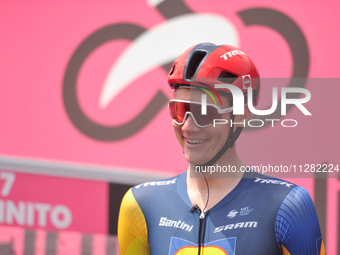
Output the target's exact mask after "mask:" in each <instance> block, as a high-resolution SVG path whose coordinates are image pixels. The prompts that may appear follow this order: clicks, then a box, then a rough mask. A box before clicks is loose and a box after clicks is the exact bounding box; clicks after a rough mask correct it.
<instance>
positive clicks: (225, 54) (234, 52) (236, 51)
mask: <svg viewBox="0 0 340 255" xmlns="http://www.w3.org/2000/svg"><path fill="white" fill-rule="evenodd" d="M242 54H243V55H246V53H244V52H243V51H240V50H231V51H228V52H227V53H224V54H223V55H222V56H220V58H224V60H227V59H228V57H227V55H228V56H229V58H231V57H232V56H236V55H242Z"/></svg>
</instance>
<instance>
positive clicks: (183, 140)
mask: <svg viewBox="0 0 340 255" xmlns="http://www.w3.org/2000/svg"><path fill="white" fill-rule="evenodd" d="M202 94H206V93H205V92H204V91H201V90H198V89H188V88H178V89H176V92H175V97H176V99H179V100H186V101H192V102H201V95H202ZM221 100H222V106H221V105H219V104H218V106H219V107H221V108H223V109H224V108H228V107H230V105H229V100H228V98H227V97H226V96H221ZM207 103H211V104H214V102H213V100H212V99H211V98H210V97H209V96H208V97H207ZM221 116H222V118H223V119H226V120H228V124H219V125H216V126H215V127H214V126H213V125H212V126H208V127H204V128H200V127H198V126H197V125H196V124H195V122H194V121H193V120H192V117H191V115H188V117H187V119H186V120H185V122H184V124H183V125H178V124H176V123H175V122H174V121H172V126H173V128H174V131H175V134H176V137H177V139H178V141H179V143H180V145H181V147H182V149H183V153H184V155H185V158H186V160H187V161H188V162H190V163H191V164H194V165H199V164H204V163H206V162H208V161H209V160H211V159H212V158H213V157H214V156H215V155H216V154H217V153H218V152H219V151H220V150H221V148H222V147H223V145H224V144H225V143H226V141H227V139H228V136H229V131H230V113H225V114H222V115H221Z"/></svg>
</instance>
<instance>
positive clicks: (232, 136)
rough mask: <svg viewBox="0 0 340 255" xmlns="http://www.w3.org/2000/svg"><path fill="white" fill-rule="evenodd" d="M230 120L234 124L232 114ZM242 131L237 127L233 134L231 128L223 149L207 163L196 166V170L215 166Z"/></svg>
mask: <svg viewBox="0 0 340 255" xmlns="http://www.w3.org/2000/svg"><path fill="white" fill-rule="evenodd" d="M231 119H232V122H234V114H232V116H231ZM242 129H243V127H237V128H236V130H235V132H233V128H232V127H231V128H230V134H229V136H228V139H227V141H226V143H225V144H224V145H223V147H222V148H221V149H220V151H219V152H218V153H217V154H216V155H215V157H213V158H212V159H211V160H209V161H208V162H207V163H205V164H202V165H197V166H198V167H199V168H198V169H202V168H201V167H204V166H212V165H213V164H215V163H216V161H217V160H219V159H220V158H221V157H222V155H223V154H224V153H226V151H227V150H228V149H229V148H232V147H233V146H234V144H235V142H236V140H237V138H238V137H239V136H240V134H241V132H242ZM195 169H197V168H196V166H195Z"/></svg>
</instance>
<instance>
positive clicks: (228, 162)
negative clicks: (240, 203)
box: [187, 146, 244, 209]
mask: <svg viewBox="0 0 340 255" xmlns="http://www.w3.org/2000/svg"><path fill="white" fill-rule="evenodd" d="M243 165H244V164H243V163H242V161H241V160H240V158H239V157H238V155H237V152H236V149H235V146H234V147H233V148H232V149H229V150H228V151H227V152H226V153H225V155H223V156H222V157H221V158H220V159H219V160H218V161H217V162H216V163H215V164H214V165H212V166H207V167H202V168H201V169H199V168H198V167H195V165H193V164H190V166H189V168H188V173H187V188H188V192H189V194H191V195H192V197H194V196H195V194H196V199H197V201H198V203H200V204H201V205H203V204H204V202H205V201H206V199H207V183H206V181H205V179H204V177H205V178H206V180H207V182H208V185H209V191H210V199H209V205H208V208H207V209H209V208H211V207H212V206H214V204H215V203H216V202H218V201H219V200H220V199H222V198H223V197H224V196H226V195H227V194H228V193H230V192H231V191H232V190H233V189H234V188H235V187H236V186H237V184H238V183H239V182H240V180H241V178H242V176H243V173H241V172H239V170H240V168H241V166H243ZM199 170H201V171H199ZM234 170H235V171H234ZM233 171H234V172H233ZM203 175H204V176H203ZM197 195H198V198H197ZM189 196H190V195H189ZM196 199H194V200H196ZM192 202H194V201H193V200H192Z"/></svg>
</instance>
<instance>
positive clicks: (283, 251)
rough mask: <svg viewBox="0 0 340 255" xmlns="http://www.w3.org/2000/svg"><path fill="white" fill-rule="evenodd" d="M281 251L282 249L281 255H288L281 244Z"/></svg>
mask: <svg viewBox="0 0 340 255" xmlns="http://www.w3.org/2000/svg"><path fill="white" fill-rule="evenodd" d="M281 249H282V254H283V255H290V252H289V251H288V250H287V249H286V247H284V246H283V245H282V244H281Z"/></svg>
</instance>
